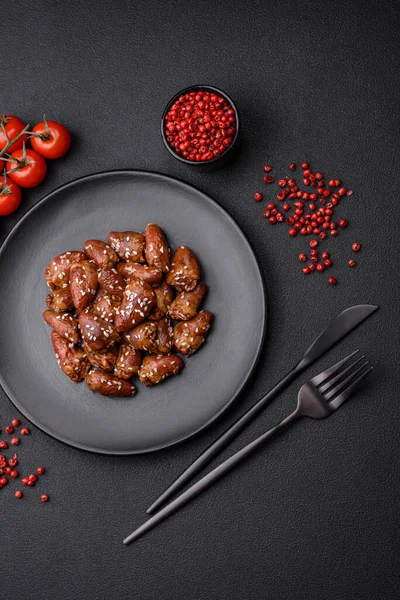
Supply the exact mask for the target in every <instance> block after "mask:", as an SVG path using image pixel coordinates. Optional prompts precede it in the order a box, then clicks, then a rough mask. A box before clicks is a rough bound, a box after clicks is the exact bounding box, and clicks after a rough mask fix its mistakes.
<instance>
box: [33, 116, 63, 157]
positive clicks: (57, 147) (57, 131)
mask: <svg viewBox="0 0 400 600" xmlns="http://www.w3.org/2000/svg"><path fill="white" fill-rule="evenodd" d="M32 131H33V133H34V134H38V135H37V137H35V136H33V137H31V144H32V148H33V149H34V150H36V152H38V153H39V154H40V155H41V156H44V158H60V156H63V155H64V154H65V153H66V152H67V150H68V148H69V147H70V145H71V136H70V134H69V131H68V129H67V128H66V127H64V125H61V123H57V121H45V120H44V121H42V122H41V123H38V124H37V125H35V127H34V128H33V130H32Z"/></svg>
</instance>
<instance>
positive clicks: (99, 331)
mask: <svg viewBox="0 0 400 600" xmlns="http://www.w3.org/2000/svg"><path fill="white" fill-rule="evenodd" d="M79 329H80V332H81V335H82V338H83V340H84V341H85V342H86V343H87V344H88V345H89V346H90V348H91V349H92V350H94V351H95V352H101V351H102V350H106V349H107V348H109V347H110V346H112V345H113V344H115V343H116V342H118V341H119V339H120V336H119V334H118V332H117V331H116V329H115V327H114V326H113V325H112V324H111V323H108V322H107V321H105V320H104V319H100V317H97V316H96V315H93V314H92V313H90V312H85V313H81V314H80V315H79Z"/></svg>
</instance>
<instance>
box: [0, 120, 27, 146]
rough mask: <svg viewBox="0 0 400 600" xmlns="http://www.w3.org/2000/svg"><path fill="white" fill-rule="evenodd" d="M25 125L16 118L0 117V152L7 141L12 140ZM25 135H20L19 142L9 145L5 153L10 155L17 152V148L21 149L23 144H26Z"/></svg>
mask: <svg viewBox="0 0 400 600" xmlns="http://www.w3.org/2000/svg"><path fill="white" fill-rule="evenodd" d="M24 127H25V123H24V122H23V121H21V119H19V118H18V117H14V116H13V115H3V116H0V151H1V150H3V148H5V147H6V145H7V143H8V141H7V136H8V139H9V140H13V139H14V138H15V137H16V136H17V135H18V134H20V133H21V131H22V130H23V129H24ZM4 129H5V130H6V132H7V136H6V135H5V133H4ZM27 137H28V136H27V135H22V136H21V137H20V138H19V140H17V141H16V142H14V143H13V144H11V146H10V147H9V148H8V150H7V152H8V153H11V152H14V150H18V148H22V145H23V143H24V142H26V139H27Z"/></svg>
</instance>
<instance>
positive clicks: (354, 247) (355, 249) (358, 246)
mask: <svg viewBox="0 0 400 600" xmlns="http://www.w3.org/2000/svg"><path fill="white" fill-rule="evenodd" d="M351 249H352V250H353V252H358V251H359V250H360V249H361V244H360V242H354V244H352V246H351ZM0 447H1V446H0Z"/></svg>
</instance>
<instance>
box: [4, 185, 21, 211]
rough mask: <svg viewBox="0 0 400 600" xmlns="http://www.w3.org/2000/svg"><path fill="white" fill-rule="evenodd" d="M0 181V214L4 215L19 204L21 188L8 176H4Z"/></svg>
mask: <svg viewBox="0 0 400 600" xmlns="http://www.w3.org/2000/svg"><path fill="white" fill-rule="evenodd" d="M0 183H1V185H0V216H1V217H4V216H5V215H11V213H13V212H14V210H16V209H17V208H18V206H19V205H20V204H21V190H20V189H19V187H18V186H17V185H16V184H15V183H13V182H12V181H11V179H10V178H9V177H6V176H4V177H3V179H2V180H0Z"/></svg>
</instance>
